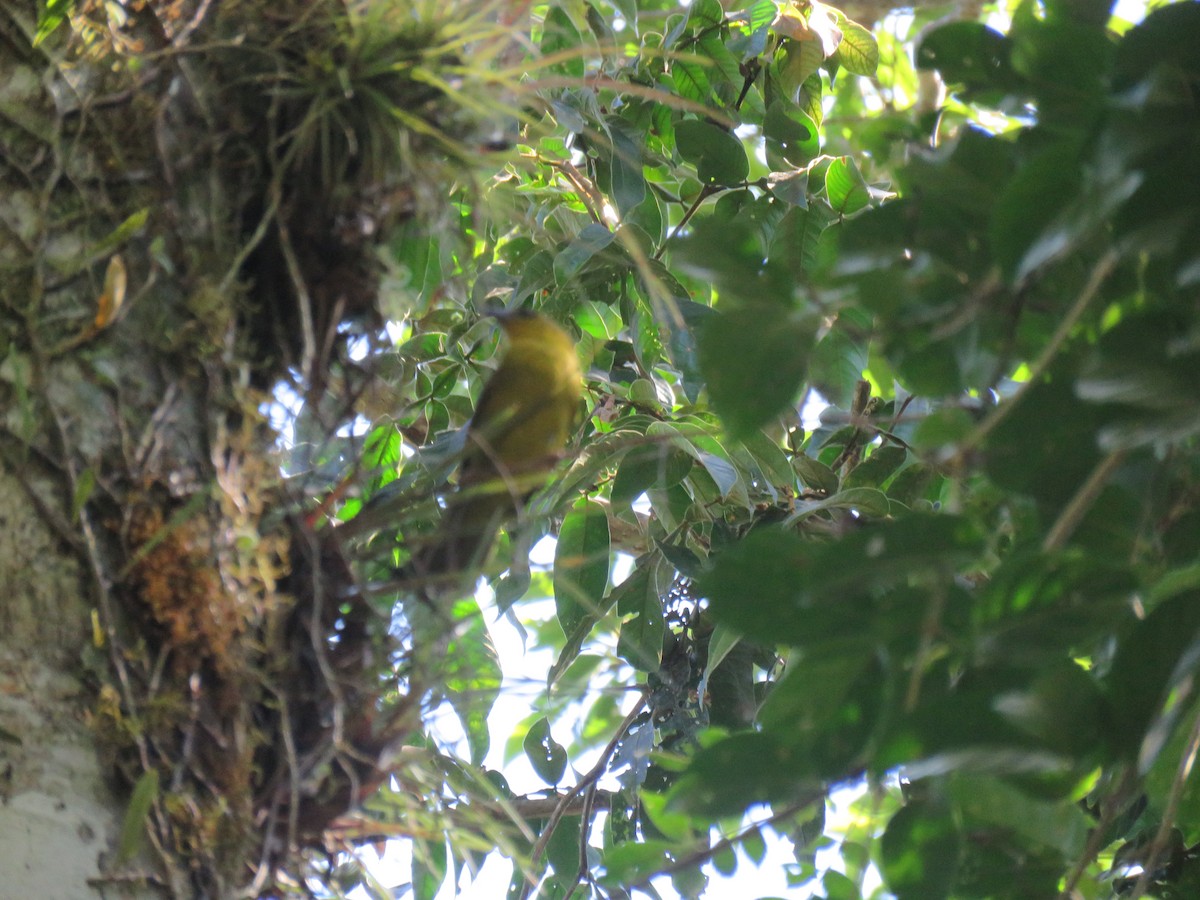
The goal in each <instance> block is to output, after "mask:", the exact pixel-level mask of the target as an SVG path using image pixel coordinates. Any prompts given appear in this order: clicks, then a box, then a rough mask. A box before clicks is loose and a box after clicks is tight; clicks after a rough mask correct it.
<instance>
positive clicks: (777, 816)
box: [627, 791, 825, 891]
mask: <svg viewBox="0 0 1200 900" xmlns="http://www.w3.org/2000/svg"><path fill="white" fill-rule="evenodd" d="M824 798H825V792H824V791H818V792H814V793H813V794H812V795H811V796H808V797H805V798H804V799H803V800H800V801H797V802H796V803H792V804H789V805H788V806H785V807H784V808H783V809H781V810H780V811H779V812H777V813H773V814H772V815H771V816H770V817H769V818H766V819H764V820H763V821H761V822H754V823H753V824H751V825H748V826H747V827H746V828H744V829H743V830H741V831H739V832H738V833H737V834H734V835H731V836H729V837H724V838H721V840H719V841H717V842H716V843H715V844H712V845H710V846H708V847H701V848H700V849H699V850H696V851H695V852H693V853H689V854H688V855H687V856H682V857H680V858H679V859H677V860H675V861H674V862H673V863H671V864H670V865H668V866H665V867H663V868H661V869H658V870H656V871H655V872H653V873H651V874H650V875H648V876H646V877H645V878H643V879H642V880H641V881H639V882H636V883H634V884H631V885H628V886H627V890H629V891H634V890H637V889H639V888H644V887H646V886H648V885H649V884H650V880H651V879H653V878H657V877H659V876H660V875H670V874H671V873H672V872H679V871H682V870H684V869H690V868H692V867H694V866H698V865H700V864H702V863H705V862H707V861H708V860H710V859H712V857H714V856H716V855H717V854H718V853H721V852H722V851H724V850H729V849H731V848H732V847H734V846H735V845H736V844H740V843H741V842H742V841H744V840H746V838H748V837H749V836H750V835H752V834H758V833H759V832H761V831H762V830H763V828H765V827H766V826H768V825H774V824H775V823H776V822H782V821H783V820H784V819H790V818H791V817H792V816H794V815H796V814H797V813H799V812H800V811H801V810H804V809H806V808H808V807H809V806H812V804H814V803H816V802H817V801H818V800H823V799H824Z"/></svg>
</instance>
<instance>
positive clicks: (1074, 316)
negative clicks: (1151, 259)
mask: <svg viewBox="0 0 1200 900" xmlns="http://www.w3.org/2000/svg"><path fill="white" fill-rule="evenodd" d="M1119 261H1120V256H1119V254H1118V253H1117V252H1116V251H1115V250H1109V251H1108V252H1107V253H1105V254H1104V255H1103V256H1102V257H1100V259H1099V260H1098V261H1097V262H1096V265H1095V266H1094V267H1093V268H1092V274H1091V276H1090V277H1089V278H1088V280H1087V283H1086V284H1085V285H1084V286H1083V290H1081V291H1080V292H1079V296H1078V297H1076V298H1075V302H1074V303H1073V304H1072V305H1071V308H1070V309H1069V310H1067V314H1066V315H1065V316H1064V317H1063V320H1062V321H1061V322H1059V324H1058V328H1056V329H1055V331H1054V334H1053V335H1051V337H1050V340H1049V341H1048V342H1047V344H1046V346H1045V347H1043V348H1042V352H1041V354H1040V355H1039V356H1038V358H1037V359H1036V360H1035V361H1034V363H1033V365H1032V366H1030V367H1029V378H1027V379H1026V380H1025V381H1024V382H1023V383H1022V384H1021V386H1020V387H1018V388H1017V390H1016V392H1015V393H1014V394H1013V395H1012V396H1011V397H1009V398H1008V400H1007V401H1005V402H1004V403H1001V404H1000V405H999V406H997V407H996V411H995V412H993V413H992V414H991V415H990V416H988V418H987V419H985V420H984V421H983V422H982V423H981V424H980V425H979V427H978V428H976V429H975V431H974V432H973V433H972V434H971V435H969V436H968V437H967V439H966V440H965V441H964V442H963V443H962V445H961V446H960V447H959V451H958V455H959V458H960V459H961V458H962V457H963V456H964V455H965V454H966V453H967V451H969V450H971V449H973V448H975V447H978V446H979V445H980V444H982V443H983V441H984V438H986V437H987V436H988V435H989V434H991V433H992V432H993V431H994V430H995V429H996V426H997V425H999V424H1000V423H1001V422H1003V421H1004V420H1005V419H1006V418H1008V416H1009V414H1010V413H1011V412H1012V411H1013V409H1014V408H1015V407H1016V405H1017V404H1018V403H1019V402H1020V401H1021V399H1022V398H1023V397H1024V396H1025V395H1026V394H1027V393H1029V389H1030V388H1031V387H1033V385H1035V384H1037V383H1038V382H1040V381H1041V380H1042V376H1043V375H1045V374H1046V370H1047V369H1049V368H1050V364H1051V363H1052V362H1054V357H1055V356H1057V355H1058V351H1059V350H1060V349H1061V348H1062V345H1063V343H1064V342H1065V341H1066V339H1067V338H1068V337H1070V335H1071V331H1072V329H1074V327H1075V326H1076V325H1077V324H1078V323H1079V320H1080V319H1081V318H1082V317H1083V314H1084V312H1086V311H1087V308H1088V306H1089V305H1091V302H1092V300H1094V299H1095V297H1096V294H1097V293H1098V292H1099V291H1100V286H1101V285H1103V284H1104V280H1105V279H1106V278H1108V276H1109V275H1110V274H1111V273H1112V270H1113V269H1114V268H1116V265H1117V263H1118V262H1119Z"/></svg>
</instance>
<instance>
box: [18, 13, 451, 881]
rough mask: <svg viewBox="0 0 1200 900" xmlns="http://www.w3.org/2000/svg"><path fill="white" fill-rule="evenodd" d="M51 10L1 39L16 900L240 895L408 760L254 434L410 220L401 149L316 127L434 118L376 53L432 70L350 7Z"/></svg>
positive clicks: (310, 538)
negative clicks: (326, 116) (52, 21)
mask: <svg viewBox="0 0 1200 900" xmlns="http://www.w3.org/2000/svg"><path fill="white" fill-rule="evenodd" d="M40 6H42V4H38V3H35V2H34V0H27V2H21V3H11V4H5V5H4V7H3V9H2V10H0V410H2V420H0V585H3V587H4V590H3V595H2V596H0V623H2V627H0V871H2V872H3V873H4V875H3V878H4V880H5V885H4V889H3V892H4V893H5V894H6V895H11V896H54V897H64V898H71V897H87V896H100V895H104V896H114V891H118V889H119V890H128V891H130V892H132V893H135V894H136V893H146V892H148V891H149V892H152V893H153V894H154V895H158V896H161V895H162V894H163V893H165V894H167V895H171V896H213V897H225V896H233V895H235V894H238V893H250V894H253V893H256V892H259V891H262V890H265V889H267V888H269V887H270V885H271V884H272V879H273V878H274V873H275V872H276V871H278V870H279V869H280V868H286V867H287V866H289V865H290V864H291V863H292V862H294V861H295V860H296V858H297V853H298V852H299V851H301V850H303V848H304V847H305V846H312V845H314V844H315V843H317V842H318V841H319V836H320V834H321V832H322V829H323V827H324V826H325V824H326V823H327V822H328V821H330V820H331V819H332V818H333V817H335V816H336V815H338V814H340V813H342V812H344V811H345V810H346V809H347V808H348V807H349V806H351V805H352V804H353V803H354V802H356V801H357V800H359V799H361V798H362V796H363V794H364V793H365V792H366V791H367V790H369V789H370V787H371V786H372V784H374V783H377V780H378V778H379V777H381V764H380V763H379V760H380V759H381V757H382V756H383V755H384V754H385V751H386V749H387V747H388V746H389V745H390V744H393V743H394V742H395V740H396V739H397V736H398V735H400V734H402V733H403V732H404V730H405V728H407V727H411V717H410V716H409V712H410V710H409V709H408V705H406V704H405V703H404V701H403V698H401V701H400V702H399V703H398V704H397V703H396V702H395V701H394V700H393V708H392V709H391V710H390V711H389V710H388V709H387V708H384V710H383V712H381V711H380V703H379V702H377V701H378V698H377V697H376V696H375V695H374V694H373V693H372V691H378V690H380V689H381V687H380V685H379V684H378V679H377V678H376V677H375V674H374V673H377V672H378V671H379V670H380V669H381V668H382V666H383V664H384V663H383V661H385V660H387V659H388V658H389V654H390V655H391V658H392V659H394V658H395V657H394V651H395V648H391V647H384V646H382V645H381V643H380V641H385V642H386V641H387V640H390V638H388V636H387V627H386V623H387V617H386V614H384V615H381V616H380V617H379V619H380V620H381V622H382V627H381V628H379V629H373V628H372V622H371V621H370V620H371V615H372V612H373V610H372V609H369V608H368V607H367V605H366V604H365V601H361V600H355V599H353V598H352V599H351V601H350V602H349V603H347V602H346V600H345V599H344V598H345V597H346V596H347V595H348V594H349V593H350V588H351V587H352V586H353V577H352V576H351V575H350V574H349V571H350V570H349V568H348V566H347V565H346V564H345V561H344V560H343V559H341V558H340V557H339V555H338V554H337V552H336V550H337V548H335V547H330V546H327V545H324V544H322V543H321V541H322V539H320V538H318V537H317V536H315V535H314V534H313V533H312V532H310V531H309V530H308V529H307V526H306V525H305V524H304V523H303V522H302V521H301V520H300V517H299V516H297V515H294V514H293V513H294V504H293V503H291V502H290V501H289V500H288V499H286V496H287V495H286V491H285V490H284V489H283V487H282V486H281V478H280V475H279V472H280V461H279V459H278V458H277V456H276V455H275V451H274V450H273V447H274V443H275V435H274V434H273V433H272V432H271V430H270V429H269V428H268V427H267V426H266V424H265V422H264V421H263V418H262V414H261V412H260V410H261V408H262V405H263V403H264V402H266V401H267V400H269V397H270V394H269V391H270V386H271V385H272V384H273V383H274V382H275V381H276V380H277V379H278V378H279V377H280V376H282V375H284V374H285V373H286V372H288V371H289V370H290V371H291V372H292V373H293V376H294V377H296V378H297V379H298V381H297V386H298V387H299V389H300V390H302V391H303V390H309V391H311V392H312V395H314V396H315V395H316V394H317V393H319V392H320V390H321V389H322V388H323V387H324V386H325V385H324V383H323V382H324V381H325V379H326V376H327V375H328V373H329V372H330V371H333V370H334V369H335V368H336V360H337V359H339V358H342V357H339V354H340V353H341V352H342V349H343V346H342V341H343V339H344V335H343V334H342V333H341V332H339V330H338V327H339V325H342V326H344V325H345V324H346V323H347V322H354V323H357V324H359V325H361V326H368V327H364V328H361V329H359V331H358V333H360V334H361V333H369V326H370V324H371V323H372V322H373V321H376V320H377V315H376V312H375V310H376V305H375V301H376V293H375V291H376V283H377V279H376V275H375V270H374V268H373V265H372V253H373V250H374V246H375V244H376V243H377V242H378V241H379V240H381V239H383V238H384V237H385V236H386V234H387V228H386V227H384V226H386V224H387V222H386V221H384V219H387V218H388V217H389V216H390V217H392V220H393V221H394V217H395V215H396V214H397V210H398V209H399V210H400V213H401V214H404V212H403V209H402V207H404V206H405V204H404V202H403V197H404V196H406V195H407V191H406V188H405V178H406V177H408V176H407V175H406V173H405V172H401V171H397V170H398V169H400V168H401V166H400V163H399V162H384V163H381V158H383V157H387V158H388V159H390V157H389V156H388V153H389V148H392V149H394V145H395V144H399V143H405V145H406V146H407V145H408V144H409V143H411V141H407V139H404V140H401V139H399V138H396V139H394V142H393V144H386V143H385V145H384V147H383V150H382V151H380V149H379V145H378V142H375V143H372V141H371V140H370V138H372V137H373V136H374V134H375V133H374V132H372V129H373V128H377V123H375V124H373V123H372V122H371V121H369V120H364V119H363V118H362V116H360V115H359V113H360V111H359V110H356V109H354V108H350V109H343V108H339V109H338V110H337V116H336V117H335V118H336V122H335V124H334V126H333V127H330V124H329V122H327V121H324V120H322V119H321V118H320V117H319V116H317V117H315V118H314V117H313V115H312V110H313V109H314V108H318V107H320V105H321V104H320V101H322V100H323V99H324V98H326V97H328V96H333V97H335V98H336V97H339V96H341V97H348V96H350V95H349V94H347V93H346V88H345V84H344V79H345V78H346V77H349V78H351V79H353V78H356V77H359V76H360V74H361V77H363V78H374V79H376V81H374V82H372V85H371V86H372V88H373V93H372V94H371V96H373V97H374V98H375V99H376V100H378V98H379V97H380V96H387V97H388V98H389V102H391V103H394V104H396V105H397V106H404V105H406V104H410V105H413V106H420V107H421V110H422V111H424V110H426V108H427V107H429V106H430V105H431V101H432V100H433V99H436V98H431V97H430V96H429V89H428V88H420V90H419V92H418V93H417V94H414V95H409V94H406V93H405V91H407V90H408V88H409V87H410V85H408V84H407V83H400V82H399V81H398V76H397V75H396V74H395V72H396V71H397V69H398V67H397V66H395V65H380V66H372V65H361V66H360V65H358V63H359V62H360V61H361V57H356V56H355V54H356V53H358V54H366V55H370V54H393V55H394V57H395V58H396V59H400V58H403V59H415V58H416V57H417V56H419V55H420V54H425V53H427V52H428V48H429V47H430V46H433V42H431V40H430V38H431V34H430V31H429V29H428V28H427V27H424V26H419V27H418V29H417V30H418V33H416V34H413V33H411V30H412V29H413V27H414V26H413V24H412V23H413V19H412V16H411V14H410V13H411V11H405V10H401V11H400V13H399V15H398V18H397V19H396V20H395V21H396V22H400V23H401V24H402V25H403V28H404V29H408V31H400V30H397V31H394V32H389V31H387V29H386V28H381V27H380V25H381V24H382V25H387V24H388V21H386V20H381V21H373V22H372V23H370V24H371V26H372V27H370V28H358V26H359V25H362V24H363V23H362V22H356V21H355V20H354V18H353V17H354V15H357V14H356V13H352V12H351V11H349V10H347V8H346V7H345V6H344V5H343V4H342V3H340V2H336V0H328V2H324V0H322V2H316V3H308V2H297V3H284V4H279V3H270V4H260V3H253V2H245V3H232V4H219V5H218V4H213V5H211V6H210V5H209V4H207V3H194V4H187V3H182V4H181V3H150V4H146V6H145V7H144V8H142V9H141V10H139V11H136V12H131V13H130V14H129V18H128V19H127V20H124V21H116V20H113V19H111V18H106V16H109V15H111V14H112V13H113V9H107V10H106V9H105V8H104V5H103V4H92V3H82V2H81V3H77V4H74V8H73V10H72V19H71V21H70V22H69V23H68V22H64V23H61V24H60V26H59V27H58V29H57V30H55V31H54V32H53V33H51V34H49V36H48V37H47V38H46V39H44V40H41V41H38V40H37V39H36V36H37V33H38V27H39V23H38V20H37V11H38V8H39V7H40ZM218 6H219V7H220V8H219V9H218V8H217V7H218ZM384 15H385V17H386V13H385V14H384ZM356 29H357V30H356ZM421 29H424V30H423V31H422V30H421ZM355 41H358V43H357V44H356V43H355ZM348 45H349V49H348ZM373 59H375V57H372V58H371V59H368V62H370V61H372V60H373ZM386 61H387V62H389V63H390V62H393V61H394V60H393V59H391V58H389V59H388V60H386ZM399 68H402V67H399ZM347 71H349V72H350V74H349V75H348V76H347V74H346V72H347ZM380 72H382V73H383V74H382V75H380V74H379V73H380ZM363 73H365V74H363ZM380 78H383V79H390V80H385V81H383V82H382V83H381V82H380V81H379V80H378V79H380ZM389 91H390V92H391V93H390V94H389V93H388V92H389ZM422 92H423V93H422ZM353 93H354V92H353V91H351V92H350V94H353ZM366 93H367V92H365V91H364V92H361V94H360V95H365V94H366ZM297 98H299V99H297ZM339 102H340V101H339ZM289 104H290V105H289ZM392 111H393V110H385V111H384V112H385V113H390V112H392ZM369 113H370V110H368V111H367V113H364V114H363V115H367V114H369ZM385 121H386V118H385ZM391 121H393V122H394V117H393V119H392V120H391ZM393 127H394V125H393ZM330 135H333V140H332V142H331V141H330V139H329V138H330ZM339 141H340V142H342V143H341V144H340V145H339ZM368 145H369V146H371V147H372V148H373V149H374V150H375V151H376V152H377V153H380V154H381V156H377V157H375V158H369V155H368V154H367V152H366V150H365V149H364V147H367V146H368ZM314 148H315V149H314ZM318 151H319V152H318ZM334 187H336V188H337V190H336V191H335V190H333V188H334ZM398 198H400V199H398ZM367 219H370V221H369V222H366V221H365V220H367ZM297 373H298V374H297ZM348 411H349V410H348V409H342V410H340V413H341V414H343V415H344V414H346V413H348ZM335 418H336V416H335ZM298 554H299V555H298ZM301 557H302V558H301ZM335 593H336V595H337V596H338V597H339V601H338V603H336V604H335V603H332V602H329V597H330V596H333V595H334V594H335ZM356 603H357V606H356ZM335 631H336V632H337V634H338V635H339V637H338V639H337V641H334V642H332V643H331V642H330V640H329V637H328V636H329V635H330V634H333V633H334V632H335ZM380 634H382V637H380ZM350 638H353V641H352V640H351V639H350ZM305 729H306V730H305ZM285 745H286V747H285ZM131 797H132V798H133V799H132V801H131V799H130V798H131Z"/></svg>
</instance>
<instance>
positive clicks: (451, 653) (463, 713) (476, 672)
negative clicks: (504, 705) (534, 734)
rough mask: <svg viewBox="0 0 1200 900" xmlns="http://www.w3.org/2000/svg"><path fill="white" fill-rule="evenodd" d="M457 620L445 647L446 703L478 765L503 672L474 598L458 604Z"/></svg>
mask: <svg viewBox="0 0 1200 900" xmlns="http://www.w3.org/2000/svg"><path fill="white" fill-rule="evenodd" d="M454 619H455V622H456V625H457V627H456V628H455V629H454V631H453V637H452V638H451V640H450V643H449V644H448V645H447V648H446V658H445V661H444V663H443V674H442V677H443V679H444V684H445V689H446V698H447V701H448V702H449V703H450V706H451V707H452V708H453V709H454V711H455V713H456V714H457V715H458V718H459V720H460V721H461V722H462V726H463V731H465V732H466V735H467V744H468V746H469V747H470V749H471V761H472V762H473V763H475V764H476V765H479V764H481V763H482V762H483V758H484V757H485V756H487V752H488V748H489V745H490V743H491V732H490V731H489V730H488V724H487V717H488V714H489V713H491V711H492V704H494V703H495V702H496V698H497V697H498V696H499V695H500V683H501V681H502V679H503V672H502V671H501V669H500V660H499V657H498V655H497V653H496V646H495V644H493V643H492V637H491V634H490V633H489V632H488V629H487V624H486V623H485V622H484V620H483V612H482V611H481V610H480V609H479V604H478V603H476V601H475V599H474V598H473V597H466V598H463V599H461V600H459V601H458V602H457V603H456V604H455V607H454Z"/></svg>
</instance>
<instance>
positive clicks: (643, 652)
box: [617, 576, 666, 672]
mask: <svg viewBox="0 0 1200 900" xmlns="http://www.w3.org/2000/svg"><path fill="white" fill-rule="evenodd" d="M631 578H632V576H631ZM637 587H639V588H640V590H637V591H636V592H635V591H632V590H631V592H630V593H629V594H627V595H623V596H622V603H621V605H622V607H623V608H624V609H625V610H630V609H632V610H633V611H634V612H635V613H636V615H635V616H634V617H633V618H632V619H627V620H626V621H624V622H622V623H621V634H620V637H619V638H618V639H617V655H618V656H619V657H621V658H622V659H623V660H625V661H626V662H627V663H629V664H630V665H631V666H633V667H634V668H635V669H637V670H638V671H640V672H655V671H657V670H658V668H659V665H660V664H661V661H662V650H663V635H664V633H665V631H666V623H665V622H664V620H663V608H662V600H661V598H660V597H659V595H658V591H657V590H655V589H654V584H653V580H652V579H650V578H646V579H645V580H644V581H639V582H638V583H637ZM635 604H636V605H635Z"/></svg>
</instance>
